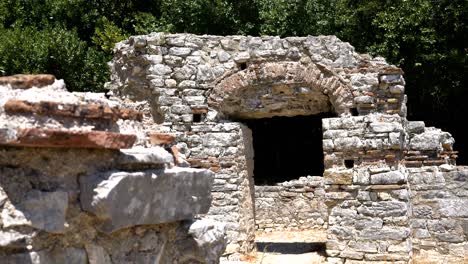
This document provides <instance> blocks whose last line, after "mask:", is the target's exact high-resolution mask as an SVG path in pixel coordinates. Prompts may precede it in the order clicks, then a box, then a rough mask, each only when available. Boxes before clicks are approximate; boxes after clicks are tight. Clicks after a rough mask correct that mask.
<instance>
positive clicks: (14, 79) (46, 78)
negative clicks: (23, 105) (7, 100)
mask: <svg viewBox="0 0 468 264" xmlns="http://www.w3.org/2000/svg"><path fill="white" fill-rule="evenodd" d="M54 81H55V77H54V76H53V75H51V74H16V75H12V76H5V77H0V85H7V84H10V85H11V87H13V88H14V89H29V88H31V87H34V86H35V87H38V88H41V87H44V86H47V85H51V84H53V83H54Z"/></svg>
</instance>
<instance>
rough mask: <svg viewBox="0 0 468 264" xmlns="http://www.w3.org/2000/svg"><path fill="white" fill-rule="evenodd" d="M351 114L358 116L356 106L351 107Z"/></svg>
mask: <svg viewBox="0 0 468 264" xmlns="http://www.w3.org/2000/svg"><path fill="white" fill-rule="evenodd" d="M351 115H352V116H358V115H359V112H358V109H357V108H356V107H353V108H351Z"/></svg>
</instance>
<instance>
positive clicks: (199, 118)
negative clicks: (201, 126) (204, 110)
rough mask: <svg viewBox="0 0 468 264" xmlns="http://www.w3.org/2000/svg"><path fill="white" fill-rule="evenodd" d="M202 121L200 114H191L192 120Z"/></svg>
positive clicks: (195, 121)
mask: <svg viewBox="0 0 468 264" xmlns="http://www.w3.org/2000/svg"><path fill="white" fill-rule="evenodd" d="M201 121H202V114H193V122H194V123H200V122H201Z"/></svg>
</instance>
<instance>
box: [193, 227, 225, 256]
mask: <svg viewBox="0 0 468 264" xmlns="http://www.w3.org/2000/svg"><path fill="white" fill-rule="evenodd" d="M188 234H189V235H191V236H192V237H193V239H194V240H195V242H196V243H197V246H198V250H199V252H200V255H202V257H203V259H204V260H205V261H206V263H217V262H218V261H219V258H220V257H221V255H222V254H223V253H224V251H225V250H226V245H227V236H226V225H225V224H223V223H220V222H215V221H213V220H211V219H201V220H196V221H194V222H193V223H190V227H189V229H188Z"/></svg>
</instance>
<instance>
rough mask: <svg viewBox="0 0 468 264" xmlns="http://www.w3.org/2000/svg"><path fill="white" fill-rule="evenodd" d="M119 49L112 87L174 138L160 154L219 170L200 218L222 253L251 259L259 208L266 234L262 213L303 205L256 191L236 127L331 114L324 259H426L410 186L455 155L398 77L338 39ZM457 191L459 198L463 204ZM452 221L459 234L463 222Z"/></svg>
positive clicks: (248, 139)
mask: <svg viewBox="0 0 468 264" xmlns="http://www.w3.org/2000/svg"><path fill="white" fill-rule="evenodd" d="M115 51H116V55H115V57H114V59H113V61H112V63H111V64H112V78H111V79H112V81H111V82H110V83H109V84H108V88H110V89H112V92H113V94H114V95H115V96H118V97H120V98H123V99H124V102H125V104H126V106H128V107H131V108H135V109H139V110H141V111H142V112H143V113H144V115H143V121H142V122H143V123H144V124H145V126H146V127H154V130H156V131H158V132H159V133H170V134H172V135H173V136H174V138H173V141H170V142H167V144H166V147H168V148H169V147H170V148H172V149H173V151H175V152H177V153H178V155H176V156H177V159H176V162H177V163H178V164H179V165H180V166H189V165H190V166H193V167H198V168H206V169H210V170H211V171H213V172H214V177H215V180H214V188H213V207H211V209H210V211H209V212H208V215H207V217H210V218H214V219H219V220H224V221H227V222H228V223H227V228H228V240H229V246H228V248H227V251H226V254H231V253H234V252H241V253H247V252H249V251H251V250H253V240H254V231H255V219H254V217H255V206H256V207H257V212H256V213H257V220H258V223H257V226H258V227H259V228H267V227H266V226H263V227H262V226H261V225H264V224H265V223H267V222H268V221H269V220H268V218H267V217H266V214H267V211H270V212H271V210H269V209H268V208H269V206H271V207H273V206H282V205H284V203H291V204H297V203H299V200H296V199H291V200H289V201H287V200H284V199H282V198H283V197H282V196H281V193H282V192H283V191H286V190H287V191H288V192H289V191H291V192H292V190H293V189H294V190H296V188H291V187H287V186H283V185H281V186H270V187H257V188H256V189H255V187H254V183H253V178H252V177H254V176H255V175H253V163H254V159H255V153H254V152H253V149H252V140H255V139H252V136H251V131H250V130H249V129H248V128H247V127H246V126H245V125H243V124H242V122H243V120H246V119H257V118H271V117H274V116H297V115H315V114H319V113H329V112H331V113H334V114H336V116H337V117H336V118H329V119H323V151H324V161H323V162H324V165H325V172H324V175H323V184H324V185H323V188H324V190H325V194H324V196H323V201H324V203H325V205H326V206H327V208H328V216H327V215H326V214H325V213H324V214H323V215H322V216H323V217H322V216H321V218H322V219H323V220H324V221H325V222H326V223H324V225H323V226H324V227H327V232H328V241H327V253H328V254H329V258H328V261H329V262H330V263H343V262H345V263H357V262H376V263H379V262H380V263H382V262H384V261H396V262H397V263H407V262H409V261H411V260H413V259H416V258H417V256H418V255H420V252H422V251H421V250H419V249H418V246H417V245H416V244H415V246H413V242H414V237H413V233H414V230H415V229H414V223H413V221H412V220H414V219H416V218H414V214H413V213H414V212H413V210H412V207H413V202H414V203H416V204H417V203H419V198H417V195H418V193H417V192H416V193H413V190H417V188H415V187H414V186H413V185H414V184H413V182H412V181H409V179H411V177H412V175H413V173H415V172H416V171H417V170H423V171H426V170H429V171H431V170H432V171H440V170H444V169H443V168H447V167H448V166H452V167H453V166H455V160H456V154H457V153H456V152H455V151H454V150H453V144H454V139H453V138H452V137H451V136H450V134H449V133H446V132H443V131H440V130H438V129H435V128H427V127H425V125H424V123H423V122H409V121H408V120H407V119H406V96H405V94H404V91H405V87H404V85H405V81H404V78H403V71H402V70H401V69H399V68H397V67H395V66H393V65H389V64H387V63H386V62H385V60H384V59H382V58H372V57H370V56H368V55H364V54H358V53H356V52H355V51H354V48H353V47H352V46H351V45H349V44H348V43H345V42H342V41H340V40H339V39H337V38H336V37H334V36H318V37H312V36H309V37H291V38H283V39H282V38H279V37H268V36H265V37H250V36H225V37H223V36H207V35H204V36H197V35H191V34H164V33H153V34H150V35H146V36H135V37H131V38H130V39H129V40H126V41H123V42H120V43H118V44H117V46H116V49H115ZM280 136H281V135H280ZM291 166H297V164H291ZM455 170H459V169H458V168H457V169H455ZM460 184H461V183H460ZM441 188H443V189H444V190H445V188H448V186H441ZM460 188H462V187H460ZM463 188H464V187H463ZM272 190H274V191H272ZM296 191H297V190H296ZM450 192H452V191H450ZM296 193H297V194H298V197H301V201H300V202H301V203H302V202H303V201H304V203H307V205H308V206H310V205H311V203H314V201H317V200H319V199H320V197H319V196H317V200H314V199H315V196H314V197H313V198H312V200H306V199H305V198H303V197H308V196H307V195H309V196H310V194H308V193H310V192H308V191H306V188H304V189H303V190H301V192H296ZM463 193H464V191H462V189H460V191H459V193H457V194H456V195H457V197H459V198H458V199H459V200H460V201H461V203H462V204H464V203H465V201H466V197H464V196H463ZM269 195H271V196H273V197H267V196H269ZM314 195H315V194H314ZM414 195H416V196H414ZM413 196H414V197H415V200H413ZM255 197H257V200H255ZM269 198H272V199H269ZM434 199H435V198H434ZM255 203H256V205H255ZM304 208H305V207H304ZM276 209H278V208H276ZM314 209H315V210H317V209H316V208H314ZM314 209H312V208H310V210H314ZM277 211H279V210H275V212H277ZM307 211H309V209H307ZM319 211H320V212H322V210H321V209H319ZM323 212H324V211H323ZM311 213H312V212H311ZM278 216H280V215H278ZM270 218H271V217H270ZM300 218H303V219H299V218H297V219H291V218H289V217H288V218H287V219H286V220H285V218H284V217H282V218H281V217H279V218H278V219H275V222H273V223H272V224H273V226H275V224H276V226H277V227H278V228H282V227H284V226H286V225H289V226H292V222H293V221H294V220H295V221H296V222H298V223H301V220H302V221H303V223H311V220H310V215H308V214H304V215H303V216H302V215H301V217H300ZM312 218H313V219H314V216H312ZM452 218H453V219H452ZM450 219H451V220H454V221H455V222H456V224H453V228H454V229H456V230H457V232H459V231H460V230H461V229H460V228H459V225H460V223H461V222H462V221H461V220H459V219H458V216H450ZM312 222H314V221H312ZM315 222H317V224H318V218H317V221H315ZM444 223H445V222H444ZM314 225H315V223H314ZM447 225H448V224H447ZM304 226H305V227H308V226H307V224H305V225H304ZM304 226H301V227H299V228H304ZM444 228H445V227H444ZM447 228H449V227H447ZM459 240H460V239H458V240H456V241H453V243H452V242H450V243H451V244H450V246H447V247H452V246H453V247H456V248H458V249H460V248H461V247H466V237H465V238H464V240H463V242H459ZM445 242H446V241H445ZM445 242H444V243H445ZM447 243H449V242H447ZM423 253H424V252H423ZM438 253H439V254H446V255H451V253H450V252H447V251H443V252H442V251H441V252H438ZM465 255H467V254H465ZM458 256H460V255H458ZM458 260H460V258H457V261H458Z"/></svg>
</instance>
